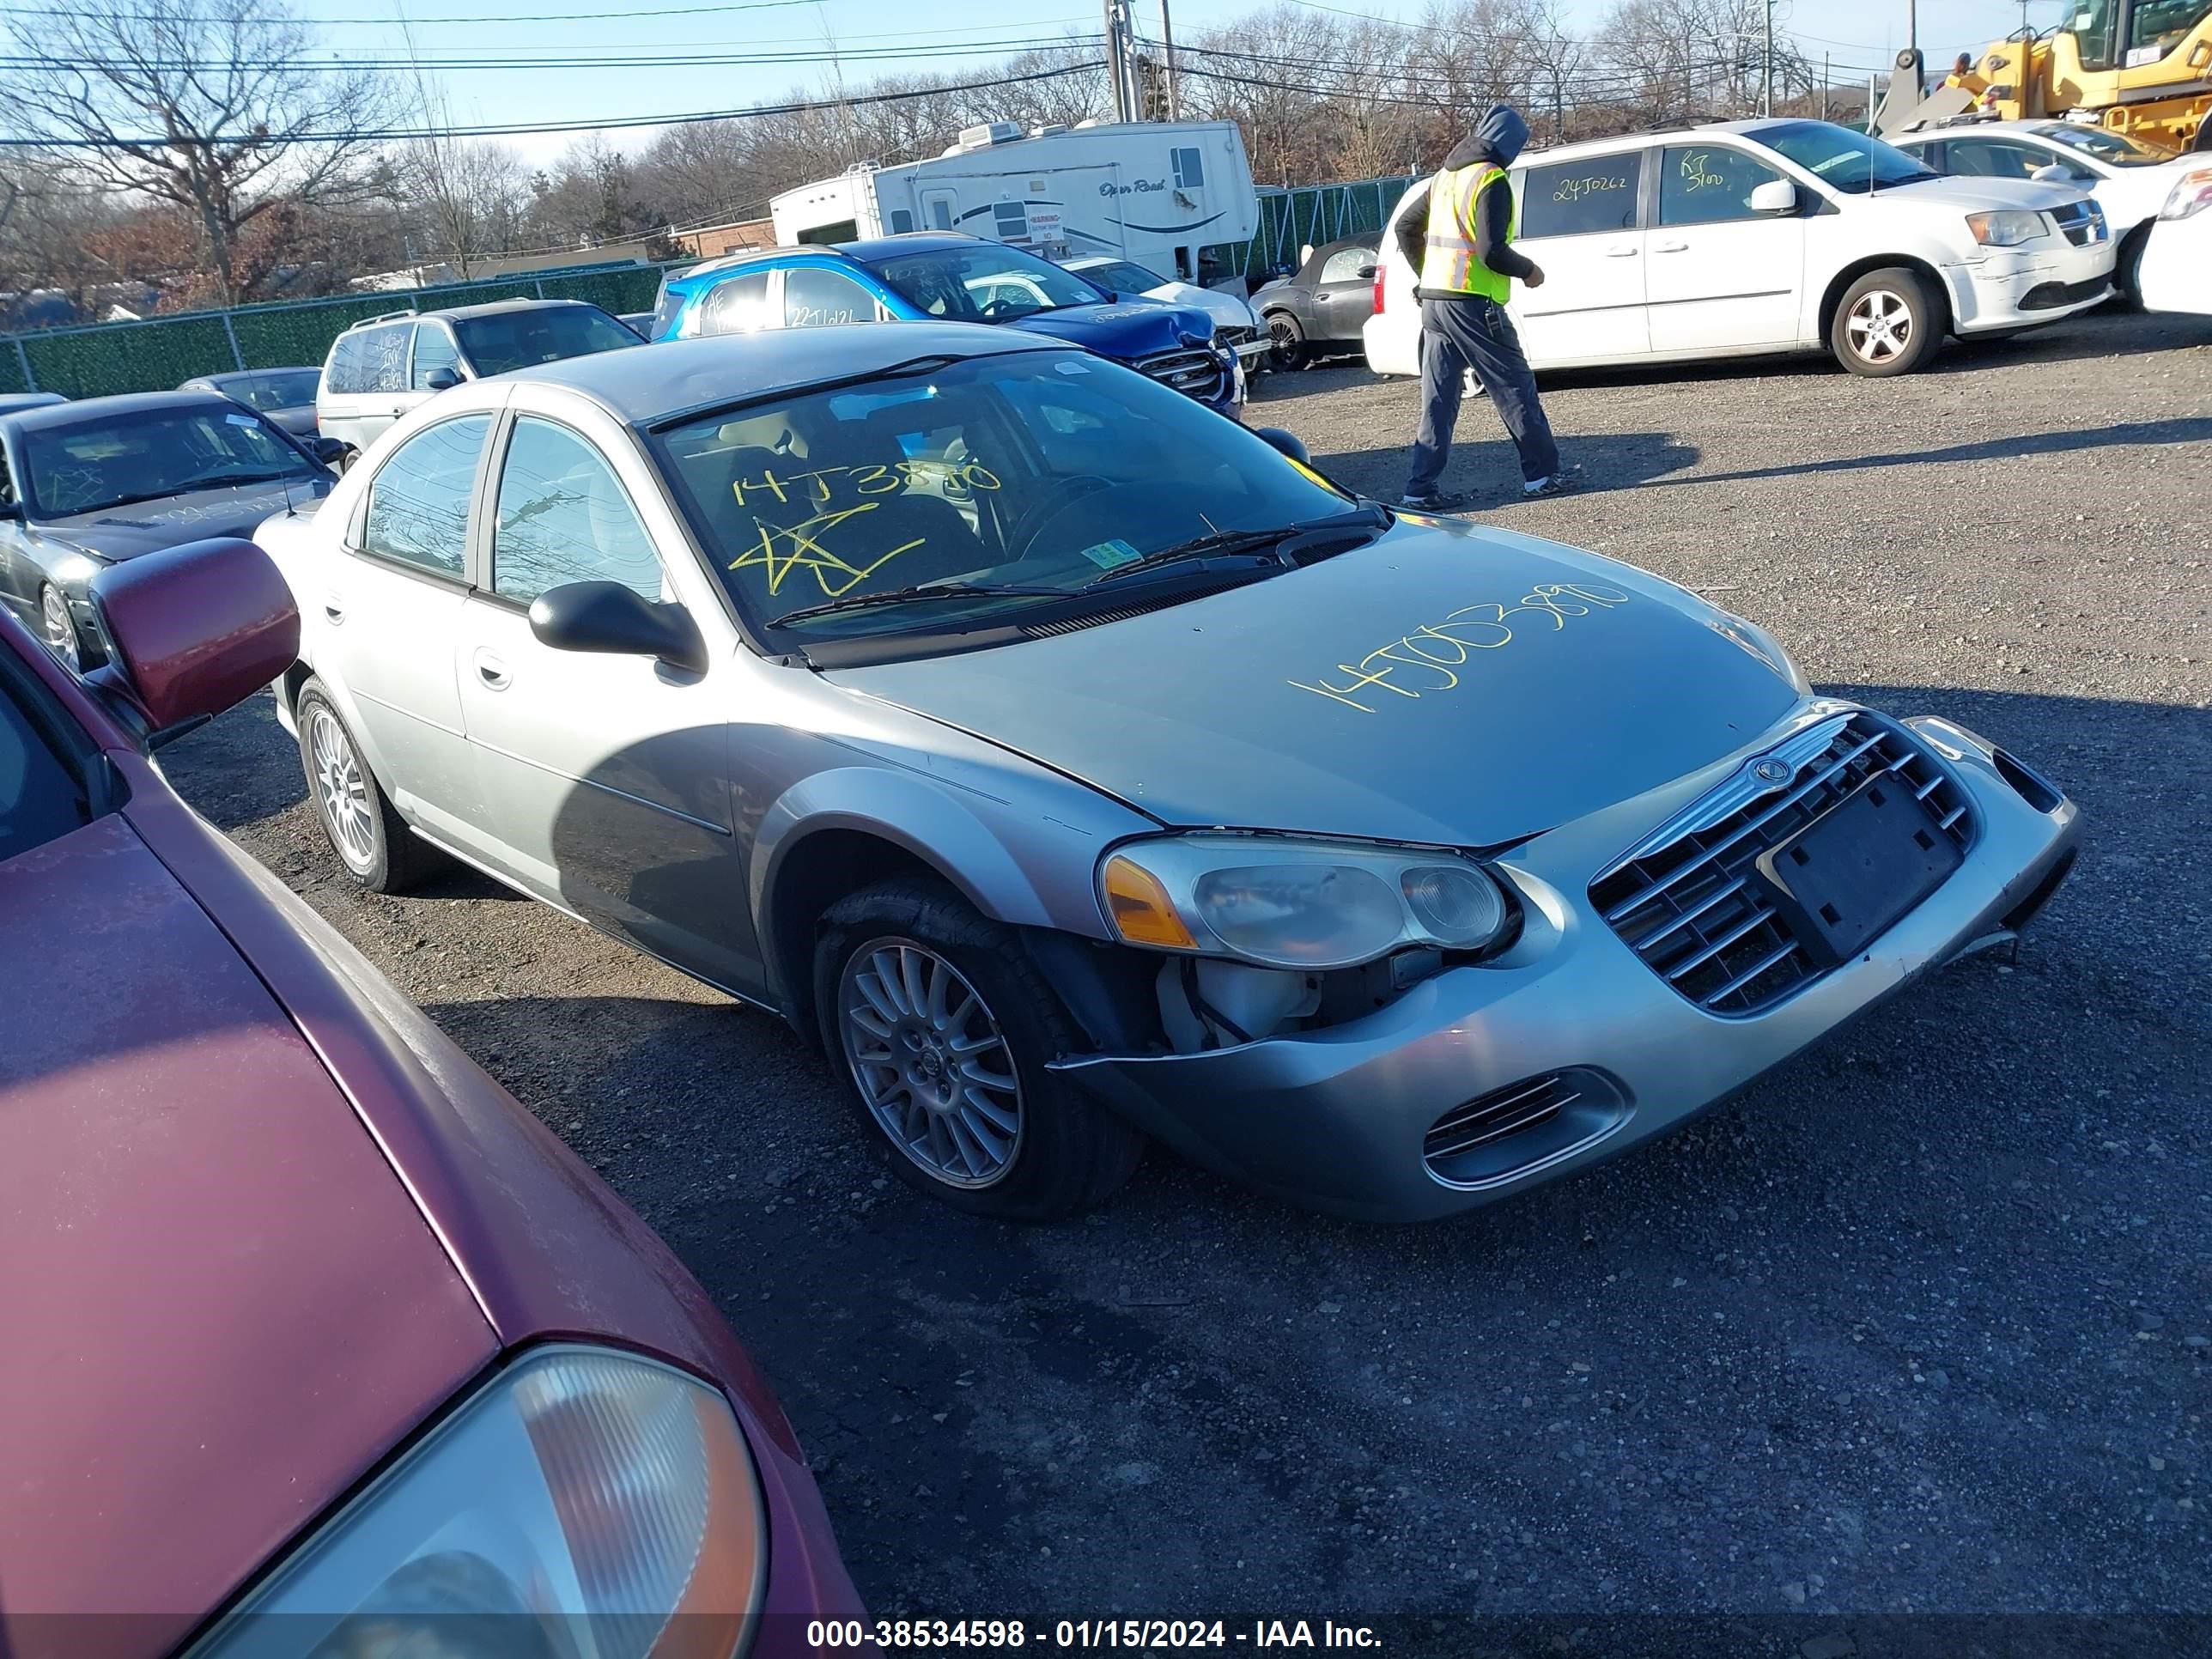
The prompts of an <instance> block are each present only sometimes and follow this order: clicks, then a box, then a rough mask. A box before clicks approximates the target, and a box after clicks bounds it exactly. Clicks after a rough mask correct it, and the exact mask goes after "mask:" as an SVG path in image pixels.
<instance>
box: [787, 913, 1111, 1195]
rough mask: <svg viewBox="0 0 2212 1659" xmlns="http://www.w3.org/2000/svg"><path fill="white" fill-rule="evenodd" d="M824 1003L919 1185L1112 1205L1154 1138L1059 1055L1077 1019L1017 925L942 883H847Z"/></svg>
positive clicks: (864, 1109) (826, 932)
mask: <svg viewBox="0 0 2212 1659" xmlns="http://www.w3.org/2000/svg"><path fill="white" fill-rule="evenodd" d="M814 1006H815V1013H816V1017H817V1019H818V1020H819V1021H820V1024H821V1028H822V1039H823V1050H824V1051H825V1052H826V1053H827V1054H828V1055H829V1063H830V1065H831V1066H832V1067H834V1068H835V1069H836V1073H837V1074H838V1083H839V1085H840V1086H841V1088H842V1091H843V1092H844V1095H845V1097H846V1100H847V1102H848V1104H850V1105H851V1107H852V1108H853V1111H854V1116H855V1117H856V1119H857V1120H858V1121H860V1124H861V1125H862V1126H863V1128H864V1131H865V1133H866V1134H867V1135H868V1137H869V1138H870V1139H874V1140H878V1141H881V1142H885V1143H888V1144H889V1146H890V1151H891V1165H892V1168H893V1169H895V1170H896V1171H897V1172H898V1175H899V1176H900V1178H901V1179H902V1180H903V1181H905V1182H907V1183H908V1185H910V1186H913V1187H915V1188H919V1189H920V1190H921V1191H923V1192H925V1193H927V1194H929V1195H930V1196H931V1197H933V1198H936V1199H939V1200H942V1201H943V1202H945V1203H947V1204H950V1205H951V1206H953V1207H955V1208H956V1209H961V1210H967V1211H970V1212H973V1213H975V1214H977V1215H987V1216H993V1217H995V1218H999V1219H1000V1220H1004V1221H1058V1220H1062V1219H1065V1218H1067V1217H1069V1216H1073V1215H1079V1214H1081V1213H1082V1212H1084V1211H1085V1210H1088V1209H1091V1208H1093V1207H1094V1206H1097V1205H1098V1204H1101V1203H1103V1202H1104V1201H1105V1200H1106V1199H1107V1198H1108V1197H1109V1196H1110V1195H1111V1194H1113V1193H1114V1192H1115V1190H1116V1189H1117V1188H1120V1187H1121V1184H1122V1183H1123V1182H1126V1181H1127V1180H1128V1178H1129V1176H1131V1174H1132V1173H1133V1172H1134V1171H1135V1170H1136V1167H1137V1164H1138V1162H1139V1159H1141V1158H1143V1156H1144V1149H1145V1141H1144V1137H1143V1136H1142V1135H1140V1134H1139V1133H1137V1132H1136V1131H1135V1130H1134V1129H1132V1128H1130V1127H1128V1125H1127V1124H1125V1123H1123V1122H1122V1121H1121V1120H1120V1119H1119V1118H1117V1117H1115V1116H1114V1115H1113V1114H1112V1113H1110V1112H1109V1111H1108V1110H1107V1109H1105V1108H1103V1107H1102V1106H1100V1105H1098V1104H1097V1103H1095V1102H1094V1101H1092V1100H1091V1098H1090V1097H1088V1096H1086V1095H1085V1094H1083V1093H1082V1092H1081V1091H1079V1090H1078V1089H1077V1088H1076V1087H1075V1086H1074V1085H1072V1084H1070V1083H1069V1082H1068V1081H1067V1080H1066V1079H1064V1078H1062V1077H1061V1076H1060V1075H1059V1074H1058V1073H1054V1072H1052V1071H1048V1069H1046V1068H1047V1064H1048V1061H1050V1060H1054V1058H1056V1057H1058V1056H1059V1055H1061V1054H1069V1053H1073V1052H1075V1051H1077V1049H1078V1048H1079V1046H1080V1045H1079V1042H1077V1038H1076V1032H1075V1029H1074V1025H1073V1022H1072V1021H1071V1020H1070V1019H1069V1018H1068V1017H1067V1014H1066V1011H1065V1010H1064V1009H1063V1008H1062V1007H1061V1006H1060V999H1059V997H1058V995H1057V994H1055V993H1054V991H1053V989H1052V987H1051V986H1049V985H1048V984H1047V983H1046V982H1045V980H1044V976H1043V975H1042V974H1040V973H1039V972H1038V971H1037V969H1036V964H1035V963H1033V962H1032V961H1031V960H1030V956H1029V953H1028V951H1025V950H1024V949H1023V948H1022V942H1021V940H1020V939H1019V938H1018V937H1017V936H1016V934H1015V933H1014V932H1013V930H1012V928H1009V927H1005V926H1004V925H1002V924H1000V923H999V922H995V921H991V920H990V919H989V918H987V917H986V916H984V915H981V914H980V913H978V912H977V911H976V909H975V907H974V906H973V905H971V904H969V902H967V900H965V899H963V897H961V896H960V895H959V894H957V893H956V892H954V891H953V890H951V888H949V887H947V886H945V885H943V884H940V883H938V882H934V881H928V880H922V879H915V878H905V879H900V880H895V881H886V882H882V883H879V884H877V885H875V886H873V887H866V888H863V889H862V890H860V891H859V892H857V893H853V894H849V895H848V896H846V897H844V898H842V899H840V900H839V901H838V902H836V904H834V905H832V906H831V907H830V908H829V912H828V913H827V914H826V915H824V916H823V918H822V924H821V932H820V934H819V937H818V939H817V942H816V945H815V951H814Z"/></svg>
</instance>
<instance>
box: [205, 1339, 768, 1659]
mask: <svg viewBox="0 0 2212 1659" xmlns="http://www.w3.org/2000/svg"><path fill="white" fill-rule="evenodd" d="M765 1527H766V1522H765V1521H764V1519H763V1513H762V1509H761V1500H760V1494H759V1488H758V1486H757V1484H756V1483H755V1480H754V1476H753V1470H752V1458H751V1455H750V1452H748V1451H747V1449H746V1448H745V1444H744V1436H743V1433H742V1431H740V1430H739V1429H738V1423H737V1419H736V1418H735V1416H734V1415H732V1413H731V1410H730V1407H729V1405H728V1402H726V1401H724V1400H723V1398H722V1397H721V1395H719V1394H717V1393H715V1392H714V1390H713V1389H709V1388H707V1387H706V1386H705V1385H703V1384H702V1383H698V1382H696V1381H695V1380H693V1379H692V1378H691V1377H689V1376H685V1375H684V1374H683V1373H682V1372H680V1371H677V1370H671V1369H670V1368H669V1367H667V1366H665V1365H661V1364H655V1363H654V1362H653V1361H651V1360H647V1359H641V1358H636V1357H635V1356H633V1355H630V1354H626V1353H617V1352H611V1351H610V1350H606V1349H600V1348H586V1347H568V1346H562V1347H549V1348H544V1349H540V1350H538V1351H536V1352H532V1353H531V1354H529V1355H527V1356H526V1357H525V1358H522V1359H521V1360H520V1361H519V1362H518V1363H517V1364H513V1366H510V1367H509V1368H508V1369H507V1370H506V1371H504V1372H502V1373H501V1375H500V1376H496V1377H495V1378H494V1379H493V1380H492V1381H491V1382H489V1383H487V1384H485V1385H484V1386H483V1388H482V1389H479V1390H478V1391H477V1394H476V1395H474V1396H472V1397H471V1399H470V1400H468V1401H466V1402H465V1404H463V1405H462V1406H461V1407H460V1408H459V1410H458V1411H456V1412H455V1413H453V1415H452V1416H451V1417H449V1418H447V1419H446V1420H445V1421H444V1422H442V1423H441V1424H440V1425H438V1426H437V1427H436V1428H435V1429H433V1430H432V1431H430V1433H429V1434H428V1435H427V1436H425V1437H423V1439H422V1442H421V1443H420V1444H418V1445H416V1447H414V1448H413V1449H411V1450H410V1451H409V1452H408V1453H407V1454H406V1455H404V1456H403V1457H402V1458H400V1460H399V1461H398V1462H397V1463H396V1464H394V1465H393V1466H392V1468H390V1469H389V1470H387V1471H386V1473H385V1474H383V1475H381V1476H380V1477H379V1478H378V1479H377V1480H376V1481H375V1482H374V1484H372V1485H371V1486H369V1488H368V1490H367V1491H366V1492H362V1494H361V1496H360V1497H358V1498H356V1499H354V1500H353V1501H352V1502H351V1503H349V1504H347V1505H346V1506H345V1508H344V1509H343V1510H341V1511H340V1512H339V1513H338V1514H337V1516H335V1517H334V1518H333V1519H331V1521H329V1522H326V1523H325V1525H324V1526H323V1527H322V1528H321V1529H320V1530H319V1531H318V1532H316V1533H315V1534H313V1535H312V1536H310V1537H309V1538H308V1539H307V1541H306V1542H305V1543H304V1544H302V1545H301V1546H300V1547H299V1548H297V1549H296V1550H295V1551H294V1552H293V1553H292V1554H291V1556H290V1557H289V1558H288V1559H286V1560H285V1561H284V1562H283V1564H282V1565H280V1566H279V1567H278V1568H277V1570H276V1573H275V1574H274V1575H273V1576H272V1577H270V1579H269V1581H268V1582H267V1583H265V1584H264V1585H263V1586H262V1587H261V1588H260V1589H257V1590H256V1591H254V1592H253V1594H252V1595H249V1596H248V1597H247V1598H246V1601H244V1602H243V1603H242V1604H241V1605H240V1607H239V1608H238V1609H237V1611H236V1612H235V1613H233V1614H231V1615H230V1616H229V1617H228V1618H226V1619H225V1620H223V1621H222V1623H221V1624H219V1625H218V1626H216V1628H215V1629H214V1630H213V1631H212V1632H210V1634H209V1636H208V1638H207V1639H206V1640H205V1641H204V1642H203V1643H201V1644H199V1646H198V1647H197V1648H195V1649H194V1650H192V1653H191V1656H190V1659H264V1656H266V1659H278V1656H283V1659H296V1656H298V1655H301V1654H313V1655H316V1656H348V1655H354V1654H375V1653H396V1652H406V1653H410V1654H411V1653H416V1652H422V1653H436V1654H439V1655H441V1656H452V1659H476V1656H479V1655H483V1656H489V1655H500V1656H507V1655H513V1654H565V1653H574V1652H587V1653H592V1654H596V1655H599V1656H603V1659H659V1656H664V1655H667V1654H670V1653H679V1654H691V1653H708V1652H713V1653H716V1654H731V1653H734V1652H736V1651H737V1650H738V1648H739V1645H740V1644H741V1643H742V1641H743V1639H744V1634H745V1630H746V1625H747V1620H748V1619H749V1617H750V1614H751V1613H752V1612H753V1610H754V1609H755V1608H756V1607H757V1604H758V1602H759V1600H760V1596H761V1592H762V1588H763V1583H764V1579H765V1573H766V1569H767V1561H768V1551H767V1541H766V1538H765V1535H764V1534H765ZM270 1614H281V1615H283V1616H282V1617H274V1618H272V1617H269V1616H267V1615H270ZM489 1615H500V1616H498V1617H492V1616H489ZM533 1627H534V1633H533Z"/></svg>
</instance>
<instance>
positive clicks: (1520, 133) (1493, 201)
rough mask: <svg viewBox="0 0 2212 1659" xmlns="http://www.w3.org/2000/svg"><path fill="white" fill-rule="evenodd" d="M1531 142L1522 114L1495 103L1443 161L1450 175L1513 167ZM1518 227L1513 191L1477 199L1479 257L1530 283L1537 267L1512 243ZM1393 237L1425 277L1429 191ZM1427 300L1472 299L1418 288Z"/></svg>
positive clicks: (1415, 270) (1476, 251) (1410, 206)
mask: <svg viewBox="0 0 2212 1659" xmlns="http://www.w3.org/2000/svg"><path fill="white" fill-rule="evenodd" d="M1527 143H1528V123H1527V122H1526V121H1524V120H1522V118H1521V114H1520V112H1519V111H1517V110H1516V109H1515V108H1514V107H1513V106H1511V105H1510V104H1492V106H1490V107H1489V108H1488V109H1486V110H1485V111H1484V112H1482V118H1481V119H1480V121H1477V122H1476V123H1475V124H1474V131H1473V132H1470V133H1469V134H1468V136H1467V137H1464V138H1462V139H1461V140H1460V141H1459V143H1456V144H1455V145H1454V146H1452V152H1451V154H1450V155H1447V156H1445V157H1444V167H1445V169H1446V170H1447V171H1452V172H1455V171H1457V170H1458V169H1459V168H1461V167H1472V166H1474V164H1475V163H1476V162H1478V161H1489V162H1492V163H1493V164H1495V165H1496V166H1498V167H1511V166H1512V165H1513V158H1514V157H1515V156H1516V155H1520V154H1521V150H1522V146H1524V145H1525V144H1527ZM1512 224H1513V203H1512V197H1511V192H1510V191H1504V190H1486V191H1483V192H1482V195H1481V196H1480V198H1478V200H1477V202H1476V204H1475V216H1474V255H1475V258H1478V259H1480V260H1481V261H1482V263H1483V264H1486V265H1487V266H1489V267H1490V268H1491V270H1494V271H1496V272H1498V275H1499V276H1512V277H1517V278H1521V279H1523V280H1525V279H1526V278H1527V276H1528V272H1529V271H1530V270H1532V269H1534V267H1533V266H1531V265H1530V264H1529V262H1528V260H1526V259H1524V258H1522V257H1521V256H1520V255H1519V254H1517V253H1516V252H1514V251H1513V250H1512V248H1511V247H1510V246H1509V245H1508V243H1507V240H1506V238H1507V235H1508V233H1509V232H1510V230H1511V228H1512ZM1391 231H1392V234H1395V236H1396V237H1397V239H1398V247H1399V251H1400V252H1402V253H1404V254H1405V256H1406V258H1407V260H1408V261H1409V262H1410V263H1411V264H1412V265H1413V275H1414V276H1415V278H1416V279H1417V280H1418V278H1419V276H1420V272H1421V262H1422V261H1423V260H1424V259H1425V258H1426V257H1427V255H1428V247H1429V241H1428V239H1429V198H1428V194H1427V192H1426V191H1424V192H1422V193H1421V194H1420V195H1419V196H1416V197H1413V199H1412V200H1411V201H1409V202H1407V204H1406V207H1405V210H1404V211H1403V212H1401V214H1399V216H1398V220H1397V222H1396V223H1395V224H1394V225H1393V226H1391ZM1418 291H1419V295H1420V297H1421V298H1423V299H1424V300H1465V299H1468V298H1470V297H1472V296H1470V295H1465V294H1459V293H1453V292H1450V291H1448V290H1446V289H1431V288H1425V289H1419V290H1418Z"/></svg>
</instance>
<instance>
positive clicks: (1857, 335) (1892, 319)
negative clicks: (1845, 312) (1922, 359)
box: [1844, 288, 1913, 363]
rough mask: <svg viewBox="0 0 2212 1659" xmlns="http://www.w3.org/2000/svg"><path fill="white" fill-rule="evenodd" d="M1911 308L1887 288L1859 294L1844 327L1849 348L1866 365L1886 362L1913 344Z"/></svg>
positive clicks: (1902, 297)
mask: <svg viewBox="0 0 2212 1659" xmlns="http://www.w3.org/2000/svg"><path fill="white" fill-rule="evenodd" d="M1912 328H1913V322H1912V307H1911V306H1910V305H1908V304H1906V303H1905V296H1904V295H1901V294H1898V293H1895V292H1893V290H1891V289H1886V288H1877V289H1870V290H1869V291H1868V292H1867V293H1864V294H1862V295H1859V298H1858V303H1857V304H1856V305H1854V306H1853V307H1851V311H1850V317H1849V318H1847V319H1845V321H1844V335H1845V337H1847V338H1848V339H1849V340H1850V345H1851V349H1852V351H1854V352H1855V353H1857V355H1858V356H1859V357H1860V358H1861V359H1863V361H1865V362H1869V363H1886V362H1889V361H1890V360H1891V359H1892V358H1893V357H1895V356H1898V354H1899V353H1900V352H1902V351H1903V350H1904V349H1905V347H1906V346H1908V345H1910V344H1911V342H1912Z"/></svg>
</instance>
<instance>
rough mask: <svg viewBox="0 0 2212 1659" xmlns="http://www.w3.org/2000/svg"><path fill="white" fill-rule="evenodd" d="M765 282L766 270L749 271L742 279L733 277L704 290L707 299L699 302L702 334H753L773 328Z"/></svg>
mask: <svg viewBox="0 0 2212 1659" xmlns="http://www.w3.org/2000/svg"><path fill="white" fill-rule="evenodd" d="M768 279H769V273H768V272H767V271H765V270H749V271H747V272H746V273H745V274H744V276H732V277H728V278H726V279H725V280H724V281H722V282H719V283H715V284H714V287H712V288H710V289H708V290H707V297H706V298H705V299H703V300H702V301H700V302H699V326H698V329H697V330H696V331H697V332H698V333H701V334H754V333H757V332H758V331H761V330H762V329H764V328H773V327H774V326H775V318H774V317H773V316H771V315H770V314H769V308H768Z"/></svg>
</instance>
